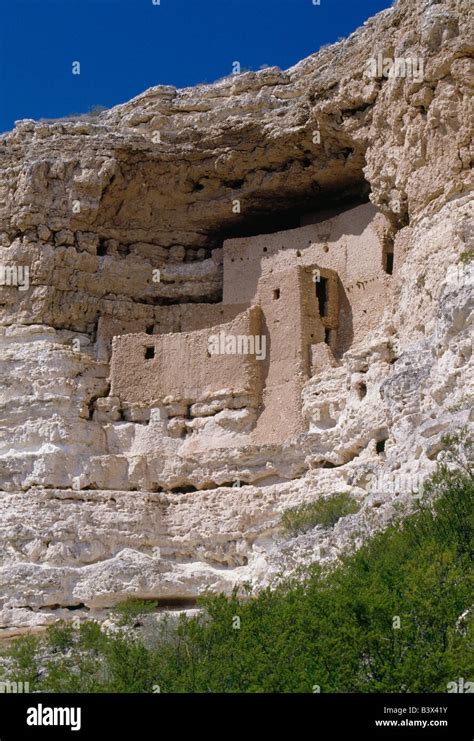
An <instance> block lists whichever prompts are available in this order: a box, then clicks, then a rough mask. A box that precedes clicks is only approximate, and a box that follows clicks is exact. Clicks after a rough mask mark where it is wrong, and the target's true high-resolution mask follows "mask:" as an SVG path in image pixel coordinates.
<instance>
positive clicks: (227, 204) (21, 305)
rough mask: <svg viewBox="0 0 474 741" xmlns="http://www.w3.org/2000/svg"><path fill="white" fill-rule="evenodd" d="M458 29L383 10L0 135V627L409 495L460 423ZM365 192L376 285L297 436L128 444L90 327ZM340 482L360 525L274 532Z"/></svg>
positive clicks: (376, 522)
mask: <svg viewBox="0 0 474 741" xmlns="http://www.w3.org/2000/svg"><path fill="white" fill-rule="evenodd" d="M471 29H472V4H471V3H469V2H467V1H465V0H441V1H440V2H436V0H427V1H426V2H425V1H424V0H423V1H421V2H420V1H419V0H399V2H398V3H397V4H396V5H395V7H393V8H391V9H389V10H386V11H384V12H382V13H380V14H379V15H377V16H376V17H374V18H372V19H371V20H369V21H367V23H366V24H364V26H363V27H362V28H361V29H359V30H357V31H356V32H355V33H353V34H352V35H351V36H350V37H349V38H348V39H346V40H345V41H341V42H339V43H337V44H334V45H332V46H330V47H328V48H325V49H323V50H321V51H320V52H319V53H317V54H315V55H312V56H311V57H309V58H307V59H305V60H303V61H302V62H300V63H299V64H297V65H296V66H295V67H293V68H291V69H289V70H286V71H284V72H283V71H280V70H278V69H276V68H273V69H266V70H262V71H261V72H258V73H253V72H249V73H244V74H241V75H238V76H229V77H228V78H225V79H224V80H221V81H219V82H216V83H215V84H213V85H200V86H197V87H195V88H189V89H184V90H176V89H174V88H171V87H162V86H158V87H155V88H152V89H150V90H147V91H146V92H144V93H143V94H142V95H140V96H138V97H137V98H135V99H133V100H131V101H130V102H128V103H126V104H124V105H119V106H116V107H115V108H113V109H112V110H110V111H106V112H104V113H102V114H100V115H99V116H98V117H96V118H81V119H78V120H60V121H57V122H34V121H30V120H27V121H20V122H17V124H16V127H15V129H14V131H12V132H11V133H9V134H6V135H4V136H2V137H1V138H0V163H1V170H0V264H1V265H2V266H10V267H11V266H22V268H23V269H24V268H25V267H27V268H28V271H27V275H28V276H29V284H28V286H27V285H26V284H24V285H21V281H17V285H14V282H15V281H14V280H13V278H14V274H13V273H9V274H8V276H7V274H6V273H5V270H3V272H2V276H3V278H4V280H3V283H4V284H5V285H3V286H2V287H0V302H1V304H2V311H1V315H0V316H1V330H0V344H1V354H0V378H1V389H0V414H1V423H0V430H1V437H0V544H1V548H0V631H2V632H3V635H10V634H15V633H18V632H19V631H21V630H23V629H25V628H30V627H37V626H41V625H45V624H47V623H49V622H51V621H52V620H54V619H55V618H56V617H58V616H61V617H63V616H72V615H74V616H77V615H85V614H99V615H100V614H101V610H104V609H105V608H107V607H109V606H111V605H113V604H114V603H116V602H117V601H119V600H121V599H123V598H124V597H125V596H131V595H133V596H137V597H141V598H148V597H150V598H151V597H157V598H160V599H161V600H162V601H163V604H164V605H166V604H181V605H186V604H190V603H192V602H193V600H194V599H195V598H196V596H198V595H199V594H200V593H201V592H202V591H203V590H205V589H212V590H225V591H228V590H230V589H231V588H232V586H233V585H234V584H236V583H241V582H245V581H249V582H250V583H251V584H252V585H253V586H254V587H255V588H258V586H259V585H261V584H263V583H266V582H268V581H269V580H271V579H272V578H273V577H274V576H275V575H276V574H277V573H279V572H281V571H282V570H283V571H289V570H291V569H292V568H293V567H294V566H295V565H297V564H298V563H301V562H305V561H308V560H314V559H315V558H320V559H331V558H334V557H336V556H337V555H338V553H340V552H341V550H342V549H344V548H347V547H351V546H353V545H355V546H357V544H358V543H360V542H361V541H362V540H363V539H364V538H365V537H367V536H368V535H370V534H371V533H372V532H374V531H375V530H376V529H377V528H380V527H383V526H384V525H385V524H386V523H387V522H388V521H389V520H390V518H391V517H392V516H393V514H394V512H395V511H396V508H397V507H398V504H397V502H399V501H401V502H405V503H409V501H410V500H411V499H412V497H413V496H414V494H416V493H417V492H418V491H419V484H420V482H422V481H423V478H424V477H425V476H426V475H427V474H429V472H430V471H431V470H432V469H433V468H434V466H435V463H436V458H437V455H438V453H439V451H440V438H441V436H442V435H443V434H445V433H446V432H447V431H449V430H453V429H457V428H459V427H461V426H462V425H465V424H467V423H468V422H469V419H470V414H471V411H470V399H472V396H469V384H470V383H471V382H472V358H471V354H472V339H471V332H472V330H470V324H469V319H470V316H471V312H472V297H471V293H472V291H471V289H472V270H471V269H470V266H469V263H468V262H466V261H465V260H464V261H463V259H461V257H462V255H463V254H465V253H468V251H469V249H472V248H471V247H470V245H469V237H470V235H471V234H472V228H473V214H472V201H471V198H470V195H469V193H470V188H471V184H472V178H471V172H470V162H471V152H472V143H471V134H472V130H471V126H470V122H471V121H472V108H471V96H472V58H471V57H472V46H470V44H469V38H470V37H471V36H472V33H471ZM374 60H375V62H374ZM384 60H389V62H391V63H395V62H397V60H403V62H404V64H405V67H404V74H402V73H400V74H395V75H390V74H384V72H383V64H384ZM407 60H417V62H418V67H417V68H416V69H415V68H414V66H412V67H411V68H410V66H409V65H408V64H407ZM420 65H421V68H420ZM367 197H370V201H371V202H372V204H373V205H374V207H375V208H376V209H377V211H378V212H379V214H380V218H381V219H383V221H384V224H385V227H384V235H383V239H384V240H386V241H387V243H389V244H390V245H391V246H392V245H393V253H394V256H395V270H394V272H393V275H392V278H391V294H390V297H389V299H388V303H387V307H386V308H385V311H384V312H383V317H382V319H381V320H380V321H379V323H378V326H377V327H376V329H374V330H372V331H371V332H370V333H369V335H368V336H366V337H365V338H364V339H363V341H361V342H359V343H358V344H356V345H355V346H353V347H351V348H350V349H349V350H348V351H347V352H345V353H343V354H342V355H341V357H340V358H338V359H337V362H336V363H334V364H333V365H332V366H331V367H326V368H325V369H324V370H323V371H317V369H315V370H314V373H313V375H312V377H311V378H310V379H309V380H308V381H307V382H306V384H305V386H304V388H303V391H302V408H303V415H304V419H305V421H306V425H307V430H308V431H307V432H306V433H304V434H302V435H300V436H299V437H298V438H297V439H289V440H288V441H284V442H282V443H281V444H268V445H251V444H249V445H248V446H242V445H240V446H235V447H232V445H227V446H226V447H225V448H219V447H218V446H217V447H213V448H210V449H209V450H205V449H204V450H202V449H199V448H197V449H195V450H193V448H192V446H189V445H188V446H187V447H186V448H182V447H179V446H178V447H177V445H176V441H175V440H174V439H170V440H169V441H166V440H164V441H162V442H161V444H160V445H158V446H156V449H155V450H154V451H153V453H150V447H149V445H145V443H144V440H145V442H146V437H147V435H149V434H150V432H149V430H150V426H149V425H148V427H147V426H146V425H144V424H143V419H140V417H139V416H138V417H137V416H136V415H135V416H134V414H133V410H132V412H130V414H129V415H128V416H125V417H124V416H123V413H121V412H119V411H118V410H117V408H116V407H114V403H113V401H111V397H110V395H109V391H110V388H109V387H110V348H111V338H112V336H113V335H114V334H123V333H127V332H137V331H143V332H146V331H147V328H149V327H156V326H158V325H159V323H160V318H161V317H162V315H163V311H162V310H163V307H164V306H166V307H168V308H169V309H170V312H171V314H173V312H175V316H176V323H177V325H178V324H179V323H180V322H181V321H182V317H183V316H184V315H185V312H186V311H191V313H192V307H190V305H191V304H213V303H217V302H219V301H221V299H222V286H223V268H222V250H221V247H222V244H223V241H224V240H226V239H229V238H233V237H245V236H247V235H255V234H261V233H267V234H269V233H273V232H279V231H281V230H284V229H289V228H292V227H294V226H296V225H297V224H299V223H300V218H301V215H302V214H303V213H305V212H315V211H317V212H320V214H321V217H320V224H324V223H325V219H330V217H331V214H333V213H334V212H335V211H337V210H338V209H339V210H340V209H342V208H344V207H345V206H346V205H347V204H351V205H354V204H357V203H362V202H363V201H364V200H366V198H367ZM235 201H239V203H240V213H238V212H237V213H236V210H235V208H234V204H235ZM387 225H388V226H387ZM322 231H324V228H323V229H322ZM322 236H324V235H322ZM327 238H328V239H329V241H330V233H328V235H327ZM157 270H158V271H159V273H160V281H159V282H155V281H154V271H157ZM7 277H8V278H9V279H11V280H7ZM17 277H18V276H17ZM18 283H20V285H18ZM23 289H25V290H23ZM183 307H188V308H186V309H185V308H183ZM170 312H168V314H170ZM171 314H170V315H171ZM173 316H174V315H173ZM232 318H233V317H231V319H232ZM166 331H175V330H174V329H167V330H166ZM157 480H159V481H160V487H159V488H160V489H161V490H158V488H157V487H156V486H154V485H153V484H154V482H156V481H157ZM189 482H191V483H192V488H193V489H195V490H194V491H189V490H186V487H188V488H190V487H189V486H188V485H189ZM233 482H240V484H241V485H240V486H237V487H236V486H232V485H229V484H232V483H233ZM340 491H349V492H351V494H352V495H353V496H354V498H355V499H356V500H357V501H358V502H359V503H360V505H361V506H360V510H359V512H358V513H357V514H355V515H351V516H348V517H346V518H344V519H342V520H340V521H339V522H338V523H337V524H336V526H335V527H334V528H333V529H331V530H322V529H321V528H315V529H313V530H311V531H309V532H307V533H305V534H302V535H300V536H298V537H296V538H289V537H288V536H287V535H285V533H284V532H282V530H281V528H280V526H279V523H280V520H281V515H282V512H283V511H284V510H285V509H287V508H288V507H293V506H297V505H299V504H301V503H302V502H307V501H311V500H313V499H315V498H317V497H319V496H323V495H324V496H326V495H327V496H329V495H331V494H332V493H334V492H340ZM71 610H72V611H73V612H71Z"/></svg>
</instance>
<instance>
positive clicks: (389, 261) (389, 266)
mask: <svg viewBox="0 0 474 741" xmlns="http://www.w3.org/2000/svg"><path fill="white" fill-rule="evenodd" d="M385 272H386V273H388V274H389V275H392V274H393V252H386V253H385Z"/></svg>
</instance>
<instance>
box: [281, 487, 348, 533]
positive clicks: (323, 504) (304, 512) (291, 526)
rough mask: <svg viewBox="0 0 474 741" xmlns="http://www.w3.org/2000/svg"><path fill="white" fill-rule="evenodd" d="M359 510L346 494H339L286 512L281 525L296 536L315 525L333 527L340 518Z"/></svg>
mask: <svg viewBox="0 0 474 741" xmlns="http://www.w3.org/2000/svg"><path fill="white" fill-rule="evenodd" d="M359 509H360V505H359V504H358V503H357V502H356V501H355V500H354V499H353V498H352V497H351V495H350V494H349V493H348V492H341V493H340V494H333V495H332V496H330V497H327V498H324V499H317V500H316V501H315V502H308V503H307V504H303V505H301V506H300V507H295V508H294V509H288V510H286V512H284V513H283V517H282V518H281V524H282V526H283V527H284V529H285V530H286V531H287V532H289V533H291V534H292V535H296V534H297V533H300V532H304V531H305V530H309V529H311V528H313V527H316V525H322V527H324V528H329V527H333V526H334V525H335V524H336V522H337V521H338V520H340V519H341V517H345V516H346V515H350V514H354V513H355V512H358V511H359Z"/></svg>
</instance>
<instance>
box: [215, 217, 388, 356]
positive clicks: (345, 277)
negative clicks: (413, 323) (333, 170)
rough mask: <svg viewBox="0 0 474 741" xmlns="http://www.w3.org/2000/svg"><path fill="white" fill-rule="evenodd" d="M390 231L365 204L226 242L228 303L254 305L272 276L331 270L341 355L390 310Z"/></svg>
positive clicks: (226, 293)
mask: <svg viewBox="0 0 474 741" xmlns="http://www.w3.org/2000/svg"><path fill="white" fill-rule="evenodd" d="M388 227H389V225H388V222H387V221H386V220H385V218H384V217H383V216H381V214H379V213H378V212H377V211H376V209H375V208H374V207H373V206H372V205H371V204H364V205H362V206H357V207H356V208H353V209H349V210H348V211H345V212H343V213H341V214H339V215H337V216H334V217H333V218H331V219H329V220H326V221H322V222H319V223H317V224H309V225H307V226H303V227H300V228H298V229H289V230H287V231H283V232H278V233H276V234H263V235H260V236H256V237H245V238H239V239H231V240H227V241H226V242H225V243H224V276H225V278H224V293H223V301H224V303H225V304H229V303H237V302H239V303H240V302H242V301H246V302H248V303H249V304H251V303H253V302H254V301H255V298H256V296H257V292H258V282H259V280H260V277H261V276H262V275H266V274H268V273H271V272H282V271H284V270H289V269H291V268H293V267H296V266H302V267H305V266H306V267H308V266H316V267H318V268H319V269H320V270H321V271H324V270H332V271H334V272H335V273H337V275H338V278H339V298H338V304H339V320H338V324H339V332H338V339H337V342H336V343H335V345H334V348H333V349H334V351H335V353H336V354H337V355H339V356H340V355H342V353H344V352H345V351H346V350H348V349H349V348H350V347H351V345H352V344H354V343H356V342H359V341H360V340H361V339H363V338H364V336H365V335H366V334H367V333H369V332H370V331H372V330H373V329H375V328H376V326H377V325H378V323H379V322H380V319H381V316H382V314H383V311H384V309H385V306H386V298H387V296H388V294H389V290H390V285H391V276H390V275H387V273H386V272H385V271H384V266H383V241H384V234H385V233H386V232H387V230H388Z"/></svg>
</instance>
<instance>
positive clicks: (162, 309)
mask: <svg viewBox="0 0 474 741" xmlns="http://www.w3.org/2000/svg"><path fill="white" fill-rule="evenodd" d="M248 308H249V307H248V304H229V305H228V306H225V305H224V304H176V305H173V306H156V307H155V308H154V312H153V315H152V316H151V317H148V318H146V317H144V318H141V319H134V320H121V319H119V318H115V317H108V316H104V317H101V318H100V319H99V324H98V330H97V356H98V359H99V360H101V361H103V362H108V361H109V360H110V356H111V352H112V339H113V337H115V336H118V335H124V334H130V333H134V334H137V333H140V332H145V331H146V332H147V333H148V334H152V335H158V334H169V333H171V332H193V331H195V330H198V329H206V328H208V327H213V326H216V325H218V324H225V323H226V322H230V321H232V320H233V319H235V318H236V317H237V315H238V314H241V313H242V312H243V311H245V310H246V309H248Z"/></svg>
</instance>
